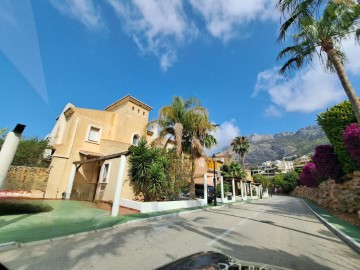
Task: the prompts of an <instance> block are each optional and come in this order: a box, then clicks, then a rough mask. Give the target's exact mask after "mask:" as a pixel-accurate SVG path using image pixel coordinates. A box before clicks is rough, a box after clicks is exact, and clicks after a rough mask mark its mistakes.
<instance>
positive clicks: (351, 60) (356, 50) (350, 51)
mask: <svg viewBox="0 0 360 270" xmlns="http://www.w3.org/2000/svg"><path fill="white" fill-rule="evenodd" d="M342 45H343V48H344V51H345V53H346V56H347V58H348V63H345V68H346V70H348V71H349V72H350V73H351V74H353V75H360V61H359V60H358V59H360V46H359V45H356V44H355V40H354V39H353V38H351V39H349V40H346V41H344V42H343V43H342Z"/></svg>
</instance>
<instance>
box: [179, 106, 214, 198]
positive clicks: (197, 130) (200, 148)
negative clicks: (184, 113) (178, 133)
mask: <svg viewBox="0 0 360 270" xmlns="http://www.w3.org/2000/svg"><path fill="white" fill-rule="evenodd" d="M188 116H189V123H190V125H189V129H188V130H186V131H185V132H184V137H183V149H184V152H185V153H187V154H189V156H190V160H191V180H190V198H195V168H196V166H195V164H196V160H198V159H199V158H201V157H206V154H205V151H204V148H211V147H212V146H213V145H215V144H216V139H215V137H214V136H213V135H212V134H210V132H211V131H214V130H215V128H216V126H215V125H213V124H212V123H210V121H209V118H208V114H207V111H193V112H192V113H190V114H189V115H188Z"/></svg>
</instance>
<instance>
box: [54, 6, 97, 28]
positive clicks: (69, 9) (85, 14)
mask: <svg viewBox="0 0 360 270" xmlns="http://www.w3.org/2000/svg"><path fill="white" fill-rule="evenodd" d="M50 3H51V4H52V5H53V6H54V7H55V8H56V9H57V10H59V11H60V12H61V13H62V14H64V15H67V16H69V17H71V18H73V19H76V20H79V21H80V22H81V23H82V24H83V25H84V26H85V27H86V28H87V29H88V30H92V31H97V30H100V29H103V28H104V22H103V19H102V17H101V15H100V12H99V9H98V7H97V5H95V4H94V1H93V0H51V1H50Z"/></svg>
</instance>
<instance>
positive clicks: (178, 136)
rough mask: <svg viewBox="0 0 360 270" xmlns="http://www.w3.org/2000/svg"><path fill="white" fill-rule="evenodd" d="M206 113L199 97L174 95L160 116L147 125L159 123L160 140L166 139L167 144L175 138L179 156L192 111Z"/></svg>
mask: <svg viewBox="0 0 360 270" xmlns="http://www.w3.org/2000/svg"><path fill="white" fill-rule="evenodd" d="M195 112H196V113H204V112H205V113H206V109H205V108H203V107H201V106H200V101H199V100H198V99H197V98H194V97H192V98H188V99H186V100H183V99H182V98H181V97H178V96H176V97H174V98H173V100H172V103H171V104H170V105H168V106H165V107H163V108H161V109H160V113H159V118H158V119H156V120H154V121H151V122H149V123H148V125H147V127H149V126H151V125H153V124H157V125H158V127H159V128H160V132H159V137H158V139H157V141H158V142H160V143H162V141H163V140H166V143H165V146H166V145H167V143H168V142H169V141H170V140H171V139H175V144H176V152H177V154H178V156H180V155H181V153H182V140H183V134H184V132H185V131H186V130H188V129H189V126H190V125H191V122H190V117H189V115H190V114H192V113H195Z"/></svg>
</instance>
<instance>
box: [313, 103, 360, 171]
mask: <svg viewBox="0 0 360 270" xmlns="http://www.w3.org/2000/svg"><path fill="white" fill-rule="evenodd" d="M317 122H318V124H319V125H320V126H321V128H322V129H323V130H324V132H325V134H326V136H327V137H328V139H329V141H330V143H331V145H332V146H333V147H334V151H335V154H336V155H337V157H338V159H339V161H340V163H341V167H342V169H343V171H344V172H345V173H351V172H353V171H354V170H356V169H359V167H358V166H357V165H356V161H355V160H354V159H353V158H352V157H351V156H350V154H349V153H348V151H347V150H346V148H345V145H344V143H343V140H342V134H343V131H344V130H345V128H346V126H348V125H349V124H351V123H356V122H357V121H356V117H355V114H354V112H353V110H352V106H351V104H350V102H349V101H344V102H342V103H339V104H337V105H335V106H333V107H331V108H330V109H328V110H326V112H323V113H321V114H319V115H318V117H317Z"/></svg>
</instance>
